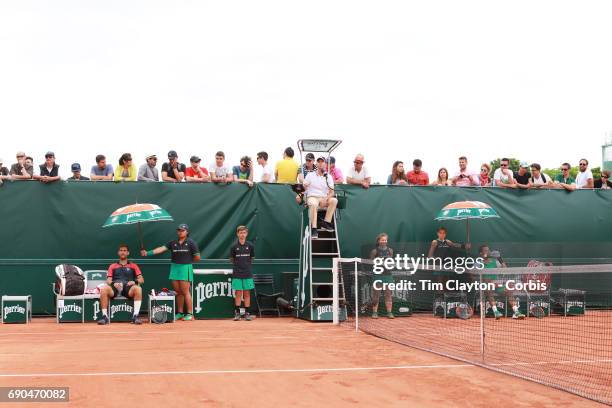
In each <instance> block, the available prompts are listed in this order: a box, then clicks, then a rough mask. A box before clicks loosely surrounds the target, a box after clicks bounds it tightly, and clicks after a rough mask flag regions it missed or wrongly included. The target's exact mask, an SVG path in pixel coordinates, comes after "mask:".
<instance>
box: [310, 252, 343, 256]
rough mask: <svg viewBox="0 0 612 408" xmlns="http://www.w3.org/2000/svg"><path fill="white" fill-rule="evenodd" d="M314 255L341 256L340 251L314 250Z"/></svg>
mask: <svg viewBox="0 0 612 408" xmlns="http://www.w3.org/2000/svg"><path fill="white" fill-rule="evenodd" d="M312 255H313V256H333V255H336V256H340V254H339V253H338V252H313V253H312Z"/></svg>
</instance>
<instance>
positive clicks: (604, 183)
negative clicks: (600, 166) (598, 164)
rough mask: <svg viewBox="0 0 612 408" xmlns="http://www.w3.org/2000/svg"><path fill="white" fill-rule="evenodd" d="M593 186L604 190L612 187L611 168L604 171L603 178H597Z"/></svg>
mask: <svg viewBox="0 0 612 408" xmlns="http://www.w3.org/2000/svg"><path fill="white" fill-rule="evenodd" d="M593 186H594V187H595V188H601V189H603V190H610V189H612V181H610V170H604V171H602V172H601V178H599V179H597V180H595V182H594V184H593Z"/></svg>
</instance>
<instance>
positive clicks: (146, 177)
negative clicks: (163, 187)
mask: <svg viewBox="0 0 612 408" xmlns="http://www.w3.org/2000/svg"><path fill="white" fill-rule="evenodd" d="M146 161H147V162H146V163H145V164H143V165H142V166H140V168H139V169H138V181H159V172H158V171H157V167H156V166H157V156H156V155H154V154H150V155H148V156H147V158H146Z"/></svg>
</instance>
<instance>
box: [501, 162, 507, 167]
mask: <svg viewBox="0 0 612 408" xmlns="http://www.w3.org/2000/svg"><path fill="white" fill-rule="evenodd" d="M499 166H500V167H508V165H507V164H503V163H502V164H500V165H499Z"/></svg>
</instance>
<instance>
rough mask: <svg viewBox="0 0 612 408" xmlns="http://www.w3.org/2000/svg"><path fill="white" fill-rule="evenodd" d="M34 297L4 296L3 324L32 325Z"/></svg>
mask: <svg viewBox="0 0 612 408" xmlns="http://www.w3.org/2000/svg"><path fill="white" fill-rule="evenodd" d="M31 321H32V296H30V295H27V296H2V323H30V322H31Z"/></svg>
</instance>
